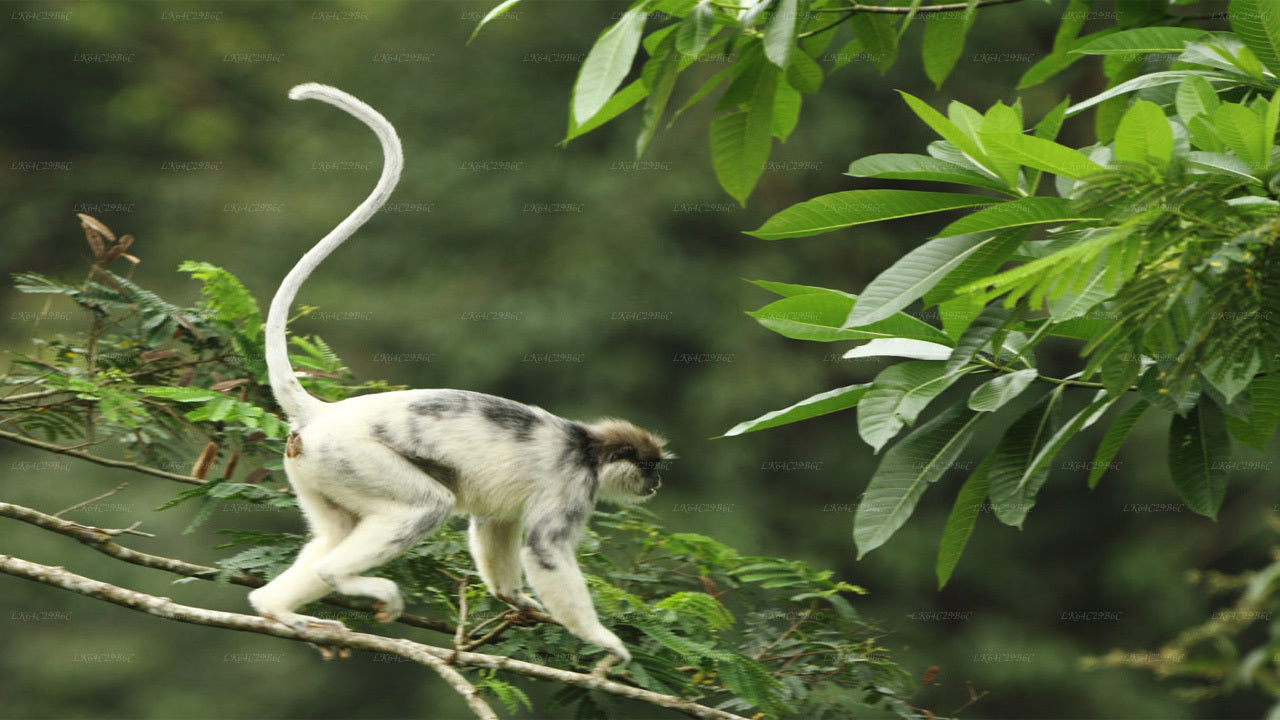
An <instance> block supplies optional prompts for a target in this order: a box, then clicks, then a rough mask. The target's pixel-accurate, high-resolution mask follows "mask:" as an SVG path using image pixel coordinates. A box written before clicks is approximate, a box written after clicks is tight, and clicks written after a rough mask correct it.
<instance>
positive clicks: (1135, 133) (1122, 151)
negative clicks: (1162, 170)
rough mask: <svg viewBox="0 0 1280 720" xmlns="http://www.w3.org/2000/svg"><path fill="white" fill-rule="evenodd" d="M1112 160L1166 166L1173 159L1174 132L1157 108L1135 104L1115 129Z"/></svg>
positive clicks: (1149, 104) (1148, 104) (1139, 101)
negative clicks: (1114, 157) (1113, 157)
mask: <svg viewBox="0 0 1280 720" xmlns="http://www.w3.org/2000/svg"><path fill="white" fill-rule="evenodd" d="M1115 156H1116V160H1118V161H1120V162H1130V163H1135V164H1140V165H1151V164H1155V165H1157V166H1159V167H1166V166H1168V164H1169V160H1170V159H1172V157H1173V129H1172V128H1171V127H1169V119H1168V118H1166V117H1165V115H1164V110H1161V109H1160V106H1159V105H1156V104H1155V103H1153V102H1150V101H1148V100H1136V101H1134V103H1133V105H1131V106H1130V107H1129V110H1128V111H1126V112H1125V114H1124V116H1123V117H1121V118H1120V124H1119V125H1118V126H1117V127H1116V137H1115Z"/></svg>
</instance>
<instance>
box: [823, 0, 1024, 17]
mask: <svg viewBox="0 0 1280 720" xmlns="http://www.w3.org/2000/svg"><path fill="white" fill-rule="evenodd" d="M1016 2H1022V0H986V1H985V2H983V1H982V0H979V2H978V4H977V5H975V6H974V7H975V8H984V7H990V6H992V5H1009V4H1011V3H1016ZM968 8H969V3H967V2H961V3H950V4H947V5H921V6H920V7H918V8H914V9H913V8H911V7H910V6H907V5H903V6H892V5H862V4H860V3H853V4H850V5H841V6H840V7H831V8H819V9H817V10H811V11H810V12H815V13H835V12H849V13H870V14H873V15H875V14H878V15H910V14H912V13H915V14H916V15H920V14H928V13H939V12H951V11H953V10H967V9H968Z"/></svg>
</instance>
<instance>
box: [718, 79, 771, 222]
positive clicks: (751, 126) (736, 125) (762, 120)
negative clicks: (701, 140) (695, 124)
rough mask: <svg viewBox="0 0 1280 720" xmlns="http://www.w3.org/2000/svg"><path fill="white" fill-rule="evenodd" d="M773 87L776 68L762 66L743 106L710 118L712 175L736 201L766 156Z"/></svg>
mask: <svg viewBox="0 0 1280 720" xmlns="http://www.w3.org/2000/svg"><path fill="white" fill-rule="evenodd" d="M777 87H778V71H777V68H775V67H773V66H772V65H766V66H764V67H762V68H761V69H760V71H759V73H758V74H756V75H755V86H754V89H753V90H752V93H751V99H750V101H749V104H748V105H747V107H746V108H745V109H744V110H741V111H739V112H734V113H730V114H728V115H724V116H721V117H718V118H716V119H714V120H712V121H711V162H712V165H713V166H714V168H715V171H716V179H717V180H719V181H720V186H721V187H723V188H724V189H725V192H727V193H729V194H730V195H731V196H733V198H734V199H735V200H737V201H738V204H739V205H744V206H745V205H746V202H747V196H748V195H750V194H751V190H752V189H753V188H755V186H756V181H757V180H759V179H760V174H761V173H763V172H764V165H765V162H767V161H768V160H769V151H770V150H771V149H772V138H773V102H774V96H775V93H776V91H777Z"/></svg>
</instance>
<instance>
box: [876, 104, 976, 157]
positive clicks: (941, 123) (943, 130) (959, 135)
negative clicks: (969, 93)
mask: <svg viewBox="0 0 1280 720" xmlns="http://www.w3.org/2000/svg"><path fill="white" fill-rule="evenodd" d="M898 94H899V95H901V96H902V99H903V100H905V101H906V102H907V105H908V106H909V107H910V108H911V111H912V112H914V113H915V114H916V116H917V117H919V118H920V119H921V120H923V121H924V122H925V124H926V125H928V126H929V127H931V128H933V131H934V132H936V133H938V134H939V135H941V136H942V139H944V140H946V141H947V142H949V143H951V144H952V145H955V146H956V149H958V150H959V151H960V152H962V153H964V154H965V155H967V156H968V157H969V158H970V159H971V160H973V161H974V162H975V163H977V164H979V165H985V163H984V162H983V161H984V160H985V159H986V158H985V156H984V155H983V153H982V147H981V146H979V145H978V142H977V141H976V140H974V139H973V137H971V136H970V135H969V134H968V133H966V132H964V131H963V130H961V129H960V127H959V126H957V125H956V124H955V123H954V122H952V121H951V120H949V119H948V118H947V117H946V116H944V115H943V114H942V113H940V112H938V111H937V110H934V109H933V108H932V107H930V106H929V104H928V103H926V102H925V101H923V100H921V99H920V98H917V97H916V96H914V95H912V94H910V93H906V92H903V91H901V90H899V91H898ZM957 104H958V103H955V104H953V105H957Z"/></svg>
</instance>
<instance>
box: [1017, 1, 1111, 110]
mask: <svg viewBox="0 0 1280 720" xmlns="http://www.w3.org/2000/svg"><path fill="white" fill-rule="evenodd" d="M1092 8H1093V0H1071V2H1070V3H1069V4H1068V5H1067V8H1066V10H1064V11H1063V13H1062V19H1061V20H1060V21H1059V22H1058V30H1057V32H1056V33H1055V34H1054V37H1053V52H1051V53H1049V54H1048V55H1047V56H1045V57H1044V58H1042V59H1041V60H1040V61H1039V62H1037V63H1036V64H1035V65H1032V66H1031V68H1030V69H1029V70H1027V71H1026V72H1025V73H1023V75H1022V78H1021V79H1019V80H1018V89H1019V90H1022V89H1024V88H1029V87H1031V86H1033V85H1039V84H1040V83H1042V82H1044V81H1045V80H1048V79H1049V78H1051V77H1053V76H1054V75H1057V74H1058V73H1059V72H1061V71H1062V70H1064V69H1066V68H1067V67H1068V66H1070V65H1071V64H1072V63H1074V62H1076V61H1077V60H1079V59H1080V56H1079V55H1070V54H1068V52H1067V51H1068V50H1070V49H1071V48H1072V46H1074V45H1075V44H1076V42H1077V41H1076V37H1077V36H1078V35H1080V30H1081V28H1083V27H1084V23H1085V21H1086V20H1088V18H1089V15H1090V10H1091V9H1092Z"/></svg>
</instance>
